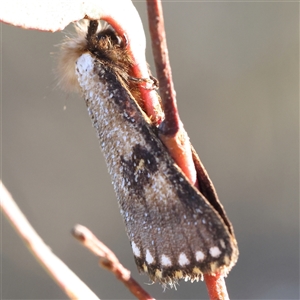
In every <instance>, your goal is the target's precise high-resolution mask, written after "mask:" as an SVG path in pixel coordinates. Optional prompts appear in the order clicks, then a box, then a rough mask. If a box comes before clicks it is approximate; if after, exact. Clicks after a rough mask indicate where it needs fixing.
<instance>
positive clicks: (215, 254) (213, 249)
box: [209, 246, 222, 258]
mask: <svg viewBox="0 0 300 300" xmlns="http://www.w3.org/2000/svg"><path fill="white" fill-rule="evenodd" d="M209 253H210V255H211V256H212V257H216V258H217V257H219V256H220V254H221V253H222V252H221V251H220V249H219V247H217V246H215V247H211V248H210V249H209Z"/></svg>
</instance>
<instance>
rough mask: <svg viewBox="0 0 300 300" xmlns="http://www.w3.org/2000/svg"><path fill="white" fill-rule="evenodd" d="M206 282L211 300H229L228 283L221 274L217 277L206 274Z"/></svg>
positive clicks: (216, 275)
mask: <svg viewBox="0 0 300 300" xmlns="http://www.w3.org/2000/svg"><path fill="white" fill-rule="evenodd" d="M204 280H205V283H206V288H207V291H208V295H209V299H211V300H229V296H228V293H227V288H226V283H225V279H224V277H223V276H221V275H220V274H215V275H209V274H205V275H204Z"/></svg>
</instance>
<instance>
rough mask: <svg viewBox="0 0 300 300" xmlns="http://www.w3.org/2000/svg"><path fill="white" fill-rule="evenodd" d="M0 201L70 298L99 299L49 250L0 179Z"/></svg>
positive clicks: (32, 250)
mask: <svg viewBox="0 0 300 300" xmlns="http://www.w3.org/2000/svg"><path fill="white" fill-rule="evenodd" d="M0 203H1V208H2V210H3V213H4V215H5V216H6V217H7V219H8V220H9V221H10V222H11V224H12V226H13V227H14V228H15V230H16V231H17V233H18V234H19V235H20V237H21V239H22V240H23V241H24V243H25V244H26V246H27V247H28V249H29V250H30V251H31V252H32V253H33V256H34V257H35V258H36V259H37V261H38V262H39V263H40V264H41V265H42V266H43V267H44V268H45V269H46V271H47V272H48V273H49V274H50V275H51V277H52V278H53V279H54V280H55V281H56V283H57V284H58V285H59V286H60V287H61V289H62V290H63V291H64V292H65V293H66V294H67V296H68V297H69V298H70V299H82V300H86V299H89V300H97V299H98V300H99V298H98V297H97V296H96V295H95V294H94V293H93V292H92V291H91V290H90V289H89V288H88V287H87V286H86V285H85V284H84V283H83V282H82V281H81V280H80V279H79V278H78V277H77V276H76V275H75V274H74V273H73V272H72V271H71V270H70V269H69V268H68V267H67V266H66V265H65V264H64V263H63V262H62V261H61V260H60V259H59V258H58V257H57V256H56V255H54V254H53V253H52V252H51V251H50V248H49V247H48V246H47V245H46V244H45V243H44V242H43V240H42V239H41V237H40V236H39V235H38V234H37V232H36V231H35V230H34V229H33V227H32V226H31V225H30V223H29V222H28V220H27V219H26V217H25V216H24V214H23V213H22V212H21V210H20V209H19V207H18V206H17V204H16V203H15V201H14V200H13V198H12V196H11V195H10V193H9V192H8V191H7V189H6V188H5V186H4V184H3V183H2V181H0Z"/></svg>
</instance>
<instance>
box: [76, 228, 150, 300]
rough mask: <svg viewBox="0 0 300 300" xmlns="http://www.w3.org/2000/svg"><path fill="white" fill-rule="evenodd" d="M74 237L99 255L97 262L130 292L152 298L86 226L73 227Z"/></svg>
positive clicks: (143, 299)
mask: <svg viewBox="0 0 300 300" xmlns="http://www.w3.org/2000/svg"><path fill="white" fill-rule="evenodd" d="M72 233H73V235H74V237H75V238H76V239H77V240H79V241H80V242H81V243H82V244H83V246H85V247H86V248H88V249H89V250H90V251H91V252H92V253H94V254H95V255H96V256H98V257H99V264H100V265H102V266H103V267H104V268H106V269H108V270H109V271H111V272H112V273H113V274H115V276H116V277H117V278H118V279H119V280H120V281H122V282H123V284H124V285H125V286H126V287H127V288H128V289H129V290H130V292H131V293H132V294H133V295H134V296H135V297H137V298H138V299H140V300H151V299H152V300H154V298H152V297H151V296H150V295H149V294H148V293H147V292H146V291H145V290H144V289H143V288H142V287H141V286H140V285H139V284H138V283H137V282H136V281H135V280H134V279H133V278H132V277H131V275H130V271H129V270H127V269H126V268H124V267H123V265H122V264H121V263H120V262H119V260H118V258H117V257H116V255H115V254H114V253H113V252H112V251H111V250H110V249H109V248H107V246H106V245H104V244H103V243H102V242H101V241H99V240H98V239H97V238H96V236H95V235H94V234H93V233H92V232H91V231H90V230H89V229H87V228H86V227H84V226H82V225H76V226H75V227H74V229H73V232H72Z"/></svg>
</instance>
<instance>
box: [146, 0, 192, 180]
mask: <svg viewBox="0 0 300 300" xmlns="http://www.w3.org/2000/svg"><path fill="white" fill-rule="evenodd" d="M147 7H148V20H149V28H150V34H151V41H152V51H153V56H154V61H155V65H156V73H157V78H158V81H159V85H160V87H159V90H160V96H161V99H162V104H163V111H164V113H165V120H164V121H163V123H162V124H161V126H160V138H161V140H162V141H163V143H164V144H165V146H166V147H167V148H168V150H169V153H170V155H171V156H172V157H173V159H174V160H175V161H176V163H177V165H178V166H179V167H180V168H181V170H182V172H183V173H184V174H185V175H186V176H187V177H188V179H189V180H190V182H191V184H193V185H195V186H197V173H196V169H195V165H194V162H193V157H192V151H191V146H190V140H189V137H188V135H187V133H186V131H185V130H184V128H183V125H182V123H181V121H180V118H179V114H178V110H177V104H176V93H175V90H174V85H173V81H172V72H171V66H170V61H169V56H168V48H167V41H166V34H165V27H164V19H163V13H162V6H161V1H160V0H147Z"/></svg>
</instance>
